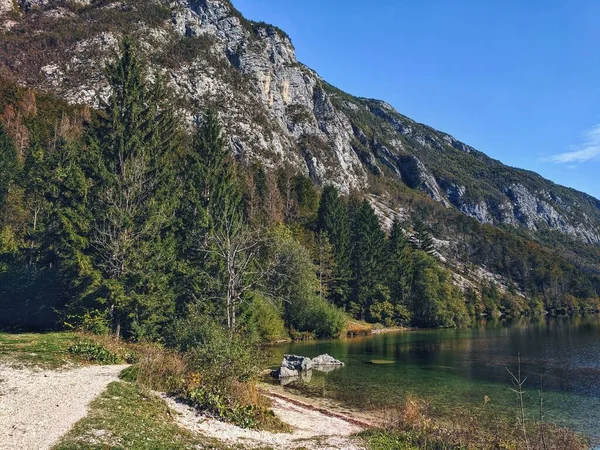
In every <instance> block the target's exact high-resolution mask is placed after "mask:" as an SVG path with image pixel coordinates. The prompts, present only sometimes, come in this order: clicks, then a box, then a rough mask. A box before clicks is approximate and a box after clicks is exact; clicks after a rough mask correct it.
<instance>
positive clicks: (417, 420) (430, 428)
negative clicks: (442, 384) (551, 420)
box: [363, 395, 588, 450]
mask: <svg viewBox="0 0 600 450" xmlns="http://www.w3.org/2000/svg"><path fill="white" fill-rule="evenodd" d="M526 426H527V436H528V440H527V442H525V440H524V438H523V433H522V428H521V424H520V423H510V422H508V421H506V420H505V419H501V418H498V417H492V416H489V415H477V414H474V413H473V412H470V411H468V410H460V409H458V408H457V410H456V411H455V413H454V414H452V416H450V417H442V418H440V417H436V416H434V415H433V414H432V412H431V410H430V407H429V404H428V402H426V401H425V400H423V399H420V398H418V397H416V396H412V395H409V396H407V398H406V399H405V401H404V404H403V405H402V406H400V407H398V408H395V409H390V410H388V411H386V412H385V419H384V422H383V426H382V427H381V428H380V429H377V430H370V431H367V432H365V433H363V437H365V438H366V439H367V440H368V441H371V442H372V448H390V447H389V446H392V447H391V448H423V447H426V448H430V449H459V448H460V449H498V448H500V449H529V450H583V449H586V448H588V445H587V443H586V442H585V441H584V439H582V438H581V437H580V436H578V435H577V434H576V433H574V432H573V431H571V430H568V429H566V428H559V427H556V426H550V425H543V426H542V425H541V424H539V423H533V422H532V423H527V424H526Z"/></svg>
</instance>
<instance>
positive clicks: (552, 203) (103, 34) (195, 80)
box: [0, 0, 600, 244]
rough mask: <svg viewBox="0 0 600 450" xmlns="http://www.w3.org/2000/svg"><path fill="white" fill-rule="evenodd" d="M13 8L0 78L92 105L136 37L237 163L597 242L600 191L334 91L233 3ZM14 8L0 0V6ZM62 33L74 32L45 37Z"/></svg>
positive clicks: (132, 0)
mask: <svg viewBox="0 0 600 450" xmlns="http://www.w3.org/2000/svg"><path fill="white" fill-rule="evenodd" d="M85 4H87V6H86V7H82V5H85ZM17 5H19V6H20V8H21V10H22V11H23V12H24V13H25V14H23V15H22V17H21V19H19V20H20V22H19V23H18V24H17V25H16V26H11V27H10V29H6V30H5V31H3V33H6V34H7V35H10V36H9V37H10V39H1V37H2V36H0V75H4V76H10V77H12V78H16V79H17V80H18V81H20V82H21V83H23V84H27V85H30V86H34V87H39V88H42V89H45V90H49V91H51V92H54V93H56V94H58V95H60V96H62V97H63V98H65V99H67V100H68V101H70V102H74V103H88V104H91V105H93V106H94V105H97V104H98V102H99V99H101V98H106V96H107V95H108V94H109V93H108V91H107V85H106V82H105V81H104V78H103V73H102V69H103V67H104V65H105V63H106V61H108V60H109V59H110V58H111V57H112V55H113V54H114V50H115V48H116V47H117V45H118V40H119V39H120V38H121V37H122V35H123V34H124V33H128V34H133V35H134V36H135V37H136V38H137V39H138V40H139V42H140V45H141V48H142V51H143V52H144V53H145V55H146V57H147V58H148V60H149V62H150V63H151V67H152V69H153V71H154V74H153V76H156V75H158V74H160V75H162V76H163V77H164V78H165V79H166V80H167V82H168V85H169V87H170V88H171V89H172V91H173V98H176V99H177V104H178V106H179V107H180V108H181V111H182V114H183V116H184V117H185V118H186V119H187V121H188V122H189V123H191V122H192V120H193V117H194V115H196V114H198V113H199V112H200V111H202V109H204V108H205V107H207V106H208V105H213V106H216V107H217V108H218V109H219V110H220V113H221V119H222V120H223V122H224V124H225V128H226V130H227V135H228V138H229V139H230V143H231V147H232V149H233V151H234V152H235V153H236V154H237V156H238V157H239V158H240V159H241V160H242V161H259V162H261V163H262V164H264V165H265V166H266V167H276V166H282V165H284V164H287V165H290V166H292V167H294V168H295V169H296V170H297V171H300V172H303V173H305V174H307V175H309V176H310V177H311V178H312V179H313V180H314V181H315V182H317V183H333V184H335V185H337V186H339V187H340V189H341V190H342V191H345V192H349V191H350V190H352V189H358V190H362V191H364V192H371V193H375V191H376V190H377V187H376V186H374V185H373V180H374V179H377V178H380V177H386V178H389V179H390V180H391V184H392V185H393V183H397V184H398V185H400V184H405V185H407V186H408V187H410V188H412V189H415V190H419V191H421V192H423V193H425V194H426V195H428V196H430V197H431V198H432V199H434V200H435V201H437V202H440V203H441V204H443V205H445V206H446V207H455V208H457V209H458V210H460V211H461V212H463V213H464V214H466V215H468V216H471V217H474V218H475V219H477V220H478V221H480V222H482V223H490V224H496V225H509V226H514V227H520V228H523V229H526V230H529V231H531V232H546V231H548V230H551V231H557V232H560V233H563V234H565V235H567V236H570V237H572V238H575V239H577V240H580V241H583V242H587V243H591V244H600V201H598V200H597V199H594V198H592V197H590V196H588V195H586V194H583V193H581V192H577V191H574V190H572V189H567V188H564V187H561V186H557V185H555V184H553V183H551V182H549V181H547V180H544V179H543V178H541V177H540V176H538V175H536V174H533V173H530V172H526V171H521V170H517V169H513V168H509V167H506V166H504V165H502V164H501V163H500V162H499V161H495V160H493V159H491V158H489V157H487V156H486V155H484V154H483V153H481V152H479V151H477V150H475V149H474V148H472V147H470V146H468V145H466V144H464V143H462V142H460V141H458V140H457V139H455V138H454V137H452V136H450V135H448V134H446V133H442V132H439V131H437V130H434V129H432V128H430V127H428V126H426V125H422V124H419V123H417V122H415V121H413V120H411V119H409V118H408V117H405V116H403V115H401V114H399V113H398V112H397V111H396V110H394V108H392V107H391V106H390V105H389V104H387V103H385V102H383V101H380V100H373V99H365V98H357V97H353V96H351V95H349V94H346V93H344V92H342V91H340V90H338V89H336V88H335V87H333V86H331V85H329V84H328V83H327V82H325V81H324V80H323V79H322V78H321V77H319V75H318V74H317V73H315V72H314V71H313V70H311V69H309V68H308V67H306V66H304V65H302V64H301V63H299V62H298V61H297V59H296V55H295V51H294V46H293V45H292V42H291V40H290V38H289V36H287V35H286V34H285V32H283V31H281V30H279V29H277V28H276V27H274V26H271V25H267V24H264V23H256V22H251V21H248V20H246V19H244V18H243V17H242V16H241V15H240V14H239V12H237V11H236V10H235V9H234V8H233V6H232V5H231V4H230V3H229V1H227V0H123V1H120V2H104V1H103V2H89V1H88V0H81V1H79V2H64V1H62V0H19V1H18V2H17ZM12 6H13V3H12V0H0V12H1V11H2V10H7V8H9V7H10V8H12ZM115 23H127V29H126V30H125V29H119V28H118V27H115V25H114V24H115ZM57 29H63V30H73V35H72V36H69V39H62V38H58V39H55V40H50V39H48V38H47V37H48V33H52V31H53V30H57ZM15 43H17V45H15ZM53 46H54V47H53ZM38 48H44V51H43V52H36V53H35V54H33V53H32V52H33V50H32V49H38ZM387 185H390V182H387ZM392 207H393V205H392Z"/></svg>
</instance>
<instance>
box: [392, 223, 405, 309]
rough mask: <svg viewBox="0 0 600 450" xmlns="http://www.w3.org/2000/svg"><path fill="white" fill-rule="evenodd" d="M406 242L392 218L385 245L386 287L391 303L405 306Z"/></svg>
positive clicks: (397, 224)
mask: <svg viewBox="0 0 600 450" xmlns="http://www.w3.org/2000/svg"><path fill="white" fill-rule="evenodd" d="M407 248H408V241H407V239H406V236H405V235H404V231H403V230H402V227H401V226H400V221H399V220H398V218H397V217H396V218H394V221H393V223H392V228H391V229H390V237H389V239H388V243H387V271H386V273H387V285H388V287H389V289H390V295H391V300H392V303H393V304H395V305H397V304H405V301H406V295H407V285H406V281H407V275H408V274H409V267H408V266H409V261H408V258H407Z"/></svg>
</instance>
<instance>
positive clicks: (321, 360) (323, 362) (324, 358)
mask: <svg viewBox="0 0 600 450" xmlns="http://www.w3.org/2000/svg"><path fill="white" fill-rule="evenodd" d="M312 363H313V366H343V365H344V363H343V362H341V361H339V360H337V359H335V358H334V357H333V356H330V355H328V354H327V353H325V354H323V355H319V356H317V357H315V358H313V359H312Z"/></svg>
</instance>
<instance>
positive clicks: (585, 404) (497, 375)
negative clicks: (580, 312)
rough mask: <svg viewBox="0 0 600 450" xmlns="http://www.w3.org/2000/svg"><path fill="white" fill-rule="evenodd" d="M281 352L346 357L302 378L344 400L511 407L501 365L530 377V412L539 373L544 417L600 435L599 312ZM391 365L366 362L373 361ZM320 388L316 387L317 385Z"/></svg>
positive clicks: (285, 348) (302, 346) (354, 340)
mask: <svg viewBox="0 0 600 450" xmlns="http://www.w3.org/2000/svg"><path fill="white" fill-rule="evenodd" d="M276 353H277V354H276V355H275V356H274V361H281V357H282V355H283V353H296V354H301V355H305V356H309V357H314V356H316V355H319V354H321V353H329V354H330V355H332V356H334V357H335V358H338V359H340V360H342V361H343V362H345V363H346V367H345V368H344V369H343V370H339V371H334V372H332V373H329V374H322V373H313V374H312V375H311V379H310V380H309V381H308V382H306V383H307V384H308V385H309V386H310V385H319V386H323V389H322V391H323V392H327V395H328V396H330V397H334V398H336V399H338V400H341V401H344V402H347V403H349V404H354V405H360V406H361V407H363V408H365V407H366V408H368V407H370V406H373V407H375V406H381V405H390V404H394V403H397V402H400V401H401V400H402V399H403V398H404V396H405V395H406V394H407V393H409V392H411V393H415V394H417V395H421V396H423V397H426V398H428V399H430V400H431V402H432V405H433V406H434V408H437V410H440V411H443V410H444V409H446V408H448V409H450V408H452V407H453V406H455V405H456V404H457V403H459V404H465V405H480V404H481V403H482V399H483V398H484V397H485V396H488V397H489V398H491V399H492V400H491V401H490V403H489V405H488V406H487V407H488V408H496V409H497V410H498V411H512V408H514V397H513V395H512V393H511V392H510V390H509V387H510V379H509V375H508V373H507V371H506V368H509V369H511V370H513V371H515V370H516V368H517V364H518V355H519V354H520V355H521V365H522V367H521V369H522V372H523V373H524V376H527V377H528V381H527V383H526V386H525V388H526V390H527V395H526V399H527V401H528V402H529V403H530V404H531V414H534V413H535V412H534V411H535V405H537V396H538V389H539V385H540V382H541V380H542V379H543V383H544V389H545V391H546V395H545V399H544V403H545V404H546V405H547V411H546V416H547V417H548V418H549V419H550V420H553V421H555V422H557V423H560V424H564V425H568V426H571V427H573V428H575V429H578V430H580V431H583V432H586V433H589V434H593V435H596V436H598V437H600V425H599V424H600V317H598V316H594V317H575V318H548V319H546V318H541V319H536V320H535V321H531V320H526V319H513V320H511V321H502V322H493V323H487V324H479V325H477V326H475V327H473V328H470V329H462V330H452V329H451V330H423V331H413V332H404V333H388V334H381V335H375V336H371V337H366V338H352V339H344V340H335V341H325V342H312V343H298V344H289V345H287V346H283V347H278V348H277V349H276ZM379 359H381V360H394V361H396V362H395V364H367V362H369V361H371V360H379ZM316 391H318V392H321V390H316Z"/></svg>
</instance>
